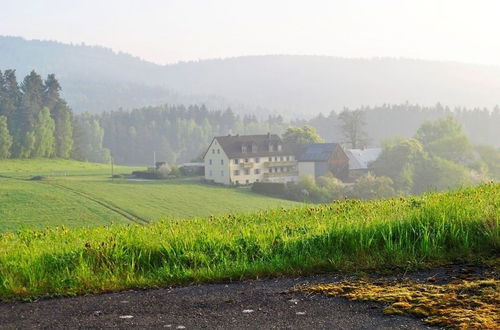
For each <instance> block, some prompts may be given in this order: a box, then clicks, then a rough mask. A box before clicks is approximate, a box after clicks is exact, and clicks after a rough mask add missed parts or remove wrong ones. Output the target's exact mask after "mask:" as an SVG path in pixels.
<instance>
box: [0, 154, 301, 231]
mask: <svg viewBox="0 0 500 330" xmlns="http://www.w3.org/2000/svg"><path fill="white" fill-rule="evenodd" d="M135 169H136V168H134V167H125V166H115V173H130V172H132V171H133V170H135ZM110 172H111V169H110V166H109V165H105V164H93V163H81V162H76V161H69V160H58V159H55V160H52V159H39V160H2V161H0V205H2V207H1V208H0V232H1V231H13V230H17V229H19V228H33V229H41V228H45V227H47V226H59V225H64V226H67V227H71V228H74V227H82V226H96V225H107V224H111V223H115V224H127V223H139V224H144V223H149V222H152V221H155V220H159V219H160V218H163V219H166V218H191V217H197V216H210V215H222V214H227V213H232V212H251V211H256V210H260V209H265V208H270V207H278V206H283V207H289V206H292V205H297V203H294V202H289V201H284V200H280V199H275V198H268V197H265V196H261V195H257V194H253V193H251V192H249V191H247V190H243V189H228V188H223V187H216V186H208V185H203V184H200V183H197V182H189V181H181V180H177V181H173V180H169V181H132V180H125V179H115V180H111V179H110V178H109V177H110ZM37 175H42V176H46V177H47V179H45V180H42V181H30V180H29V179H30V178H32V177H33V176H37Z"/></svg>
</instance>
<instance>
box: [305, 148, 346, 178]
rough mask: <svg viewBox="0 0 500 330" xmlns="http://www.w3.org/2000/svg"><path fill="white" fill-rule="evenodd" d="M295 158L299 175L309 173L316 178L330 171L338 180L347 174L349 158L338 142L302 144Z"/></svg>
mask: <svg viewBox="0 0 500 330" xmlns="http://www.w3.org/2000/svg"><path fill="white" fill-rule="evenodd" d="M297 160H298V169H299V174H300V175H302V174H305V175H310V176H312V177H313V178H314V179H316V178H318V177H320V176H324V175H326V174H328V173H332V174H333V175H334V176H335V177H336V178H338V179H340V180H346V179H347V178H348V175H349V158H348V157H347V155H346V153H345V152H344V149H343V148H342V146H341V145H340V144H338V143H312V144H307V145H304V147H303V148H302V150H301V151H300V152H299V156H298V158H297Z"/></svg>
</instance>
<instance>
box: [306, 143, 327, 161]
mask: <svg viewBox="0 0 500 330" xmlns="http://www.w3.org/2000/svg"><path fill="white" fill-rule="evenodd" d="M335 146H337V143H312V144H308V145H306V147H305V150H304V152H302V154H301V155H300V156H299V158H298V161H299V162H318V161H319V162H321V161H327V160H328V159H330V157H331V155H332V152H333V150H334V149H335Z"/></svg>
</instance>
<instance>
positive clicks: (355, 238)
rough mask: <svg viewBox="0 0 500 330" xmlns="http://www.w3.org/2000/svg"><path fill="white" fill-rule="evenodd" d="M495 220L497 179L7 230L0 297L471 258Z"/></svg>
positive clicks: (488, 239)
mask: <svg viewBox="0 0 500 330" xmlns="http://www.w3.org/2000/svg"><path fill="white" fill-rule="evenodd" d="M165 187H166V188H167V187H169V186H168V185H165ZM246 197H247V196H246ZM244 200H245V201H247V200H249V199H246V198H244ZM185 203H186V204H189V201H186V202H185ZM196 207H197V206H196ZM499 219H500V185H499V184H488V185H483V186H480V187H475V188H467V189H463V190H458V191H454V192H447V193H434V194H426V195H423V196H419V197H410V198H398V199H389V200H379V201H370V202H360V201H355V200H348V201H343V202H337V203H333V204H328V205H315V206H302V207H299V208H291V209H273V210H267V211H259V212H256V213H253V214H232V215H225V216H212V217H207V218H195V219H191V220H189V221H186V220H182V219H179V220H168V221H162V222H156V223H154V224H151V225H147V226H139V225H132V226H121V225H116V226H111V227H95V228H79V229H74V230H68V229H65V228H59V229H48V230H44V231H21V232H18V233H16V234H12V233H8V234H4V235H3V237H2V238H1V239H0V279H1V280H0V299H4V300H8V299H21V298H29V297H38V296H52V295H74V294H87V293H98V292H104V291H109V290H119V289H127V288H151V287H158V286H165V285H172V284H182V283H188V282H193V281H195V282H203V281H215V280H222V279H240V278H245V277H260V276H266V275H283V274H288V275H292V274H293V275H296V274H304V273H314V272H321V271H346V270H351V271H352V270H372V269H384V270H387V269H393V268H394V267H401V268H404V269H406V270H408V269H410V268H415V267H421V266H425V265H436V264H442V263H448V262H456V261H462V262H464V261H465V262H468V263H475V262H480V261H481V260H483V258H494V257H498V253H499V249H500V226H499Z"/></svg>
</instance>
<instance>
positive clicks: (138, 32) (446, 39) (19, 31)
mask: <svg viewBox="0 0 500 330" xmlns="http://www.w3.org/2000/svg"><path fill="white" fill-rule="evenodd" d="M499 18H500V1H498V0H491V1H489V0H411V1H407V0H376V1H375V0H367V1H363V0H349V1H347V0H342V1H334V0H330V1H328V0H325V1H319V0H317V1H316V0H307V1H306V0H304V1H294V0H288V1H286V0H283V1H281V0H244V1H239V0H210V1H209V0H205V1H203V0H198V1H197V0H175V1H173V0H163V1H161V0H18V1H12V0H0V34H1V35H15V36H22V37H25V38H28V39H48V40H58V41H62V42H66V43H70V42H72V43H81V42H85V43H86V44H91V45H102V46H106V47H110V48H112V49H114V50H121V51H124V52H127V53H131V54H133V55H136V56H139V57H141V58H144V59H146V60H150V61H153V62H156V63H160V64H165V63H173V62H177V61H187V60H197V59H204V58H215V57H231V56H240V55H263V54H311V55H333V56H343V57H377V56H381V57H386V56H388V57H410V58H423V59H437V60H454V61H461V62H472V63H482V64H496V65H500V19H499Z"/></svg>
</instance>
